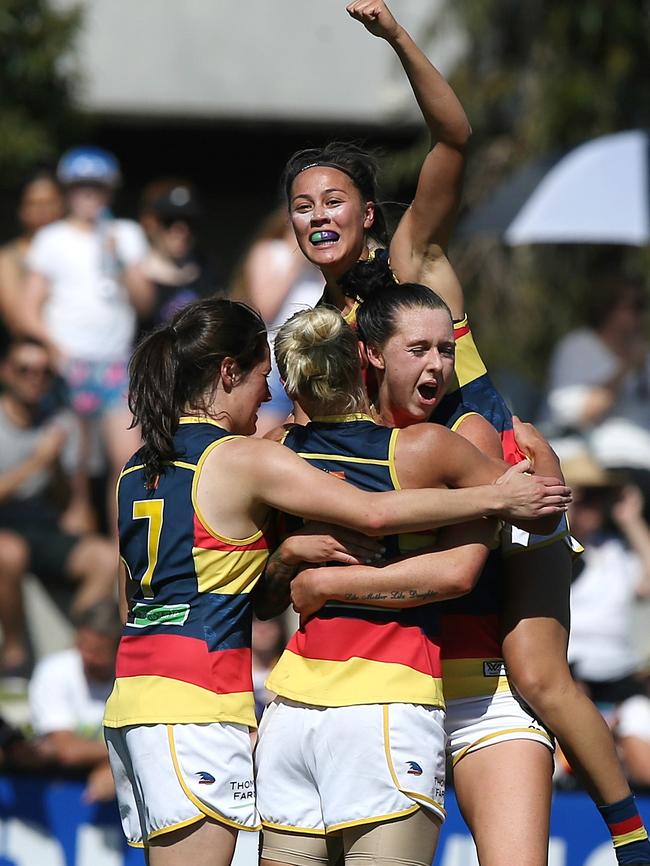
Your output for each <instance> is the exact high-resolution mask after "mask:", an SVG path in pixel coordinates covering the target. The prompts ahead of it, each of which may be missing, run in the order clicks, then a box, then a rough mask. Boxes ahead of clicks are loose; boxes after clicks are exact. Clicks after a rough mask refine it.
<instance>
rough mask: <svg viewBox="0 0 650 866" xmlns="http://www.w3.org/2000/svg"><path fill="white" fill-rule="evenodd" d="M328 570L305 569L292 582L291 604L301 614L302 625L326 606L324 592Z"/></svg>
mask: <svg viewBox="0 0 650 866" xmlns="http://www.w3.org/2000/svg"><path fill="white" fill-rule="evenodd" d="M326 571H327V569H326V568H305V569H304V570H303V571H301V572H300V574H298V575H296V577H294V579H293V580H292V581H291V603H292V604H293V609H294V610H295V611H296V613H299V614H300V625H301V626H302V625H303V623H304V622H305V621H306V620H307V619H309V617H310V616H311V615H312V614H314V613H316V611H317V610H320V608H321V607H322V606H323V605H324V604H325V602H326V601H327V596H326V595H325V593H324V590H323V577H324V574H325V572H326Z"/></svg>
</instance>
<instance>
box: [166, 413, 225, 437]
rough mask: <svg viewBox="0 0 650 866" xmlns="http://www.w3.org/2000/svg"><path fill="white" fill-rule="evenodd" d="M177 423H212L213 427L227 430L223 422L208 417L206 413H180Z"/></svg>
mask: <svg viewBox="0 0 650 866" xmlns="http://www.w3.org/2000/svg"><path fill="white" fill-rule="evenodd" d="M178 423H179V424H212V426H213V427H218V428H219V429H220V430H223V431H224V432H226V433H227V432H228V431H227V430H226V428H225V427H224V426H223V424H219V422H218V421H215V420H214V418H208V416H207V415H181V417H180V418H179V419H178Z"/></svg>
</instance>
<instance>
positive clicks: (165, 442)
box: [129, 298, 268, 486]
mask: <svg viewBox="0 0 650 866" xmlns="http://www.w3.org/2000/svg"><path fill="white" fill-rule="evenodd" d="M267 345H268V344H267V340H266V328H265V326H264V322H263V321H262V319H261V317H260V316H259V314H258V313H257V312H256V311H255V310H253V309H252V308H251V307H249V306H247V305H246V304H242V303H239V302H237V301H230V300H227V299H225V298H207V299H205V300H202V301H196V302H195V303H193V304H189V305H188V306H187V307H185V308H184V309H183V310H181V311H180V312H179V313H177V314H176V316H175V317H174V318H173V320H172V322H171V324H169V325H167V326H166V327H162V328H159V329H158V330H156V331H154V332H153V333H152V334H149V336H147V337H145V338H144V340H143V341H142V342H141V343H140V345H139V346H138V347H137V349H136V350H135V352H134V353H133V357H132V358H131V362H130V364H129V409H130V410H131V412H132V413H133V419H134V420H133V426H135V425H136V424H139V425H140V428H141V431H142V440H143V445H142V448H141V451H140V453H141V455H142V462H143V463H144V466H145V478H146V482H147V484H148V485H151V486H153V485H154V484H155V479H156V478H157V477H158V476H160V475H162V474H163V473H164V471H165V465H166V464H167V463H169V462H170V461H172V460H174V459H176V457H177V456H178V455H177V454H176V451H175V448H174V433H175V432H176V429H177V427H178V420H179V418H180V417H181V415H182V414H183V413H184V412H194V413H196V412H199V413H201V412H203V413H205V412H207V406H208V405H209V403H210V400H211V397H212V395H213V393H214V389H215V387H216V384H217V380H218V376H219V371H220V369H221V364H222V362H223V360H224V359H225V358H227V357H230V358H234V359H235V360H236V361H237V364H238V366H239V368H240V370H241V371H242V373H247V372H249V371H250V370H251V369H252V368H253V367H254V366H255V365H256V364H259V363H260V361H262V360H263V359H264V354H265V351H266V347H267Z"/></svg>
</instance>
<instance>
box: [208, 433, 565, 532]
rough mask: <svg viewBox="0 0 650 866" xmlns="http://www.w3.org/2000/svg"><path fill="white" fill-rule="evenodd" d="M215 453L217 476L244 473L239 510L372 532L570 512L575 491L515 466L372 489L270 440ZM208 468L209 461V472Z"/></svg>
mask: <svg viewBox="0 0 650 866" xmlns="http://www.w3.org/2000/svg"><path fill="white" fill-rule="evenodd" d="M211 458H216V459H215V460H214V462H213V470H214V472H215V476H218V475H219V473H225V475H222V477H228V478H230V477H232V478H236V481H237V484H236V487H234V486H233V489H232V494H233V497H234V498H233V503H235V505H234V510H237V511H240V512H241V511H242V510H243V511H245V512H246V513H253V512H254V511H255V508H256V507H257V508H259V506H260V505H267V506H271V507H273V508H276V509H278V510H280V511H285V512H287V513H289V514H294V515H298V516H301V517H303V518H305V519H307V520H322V521H326V522H328V523H336V524H338V525H341V526H346V527H348V528H350V529H355V530H357V531H359V532H363V533H365V534H367V535H385V534H387V533H392V532H409V531H412V532H418V531H420V530H423V529H430V528H434V527H438V526H446V525H451V524H455V523H463V522H465V521H467V520H473V519H475V518H476V517H484V516H506V517H508V518H510V517H512V516H514V517H515V518H518V517H532V518H534V517H538V516H540V515H542V514H549V513H556V512H557V511H563V510H565V509H566V507H567V504H568V502H569V501H570V490H569V489H568V488H567V487H565V486H564V485H558V484H556V483H554V482H553V483H549V479H541V478H537V477H536V476H533V477H529V476H526V475H525V474H524V469H525V467H523V468H521V469H519V470H517V467H513V468H511V469H509V470H508V472H507V473H506V474H505V475H504V476H503V478H502V479H499V480H500V481H501V482H502V483H499V484H496V485H495V484H491V483H489V482H487V481H486V483H484V484H483V485H482V486H479V487H473V488H471V489H464V490H441V489H426V490H400V491H391V492H386V493H366V492H364V491H361V490H359V489H357V488H356V487H353V486H352V485H350V484H347V483H346V482H344V481H341V480H339V479H337V478H334V477H333V476H331V475H327V474H326V473H324V472H321V471H319V470H318V469H314V468H313V467H311V466H309V465H307V464H306V463H305V461H304V460H302V459H301V458H300V457H298V456H296V455H295V454H293V453H292V452H291V451H290V450H289V449H288V448H285V447H284V446H283V445H280V444H278V443H276V442H270V441H268V440H263V439H252V438H241V439H235V440H232V441H230V442H227V443H224V445H223V446H222V447H220V448H218V449H216V450H215V451H214V452H213V454H212V455H211ZM207 468H208V466H207V464H206V467H205V468H204V472H205V469H207Z"/></svg>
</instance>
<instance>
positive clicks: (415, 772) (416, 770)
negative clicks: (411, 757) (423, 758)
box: [406, 761, 422, 776]
mask: <svg viewBox="0 0 650 866" xmlns="http://www.w3.org/2000/svg"><path fill="white" fill-rule="evenodd" d="M406 763H407V765H408V768H409V769H408V770H407V771H406V775H407V776H421V775H422V767H421V766H420V765H419V764H418V763H417V761H407V762H406Z"/></svg>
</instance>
